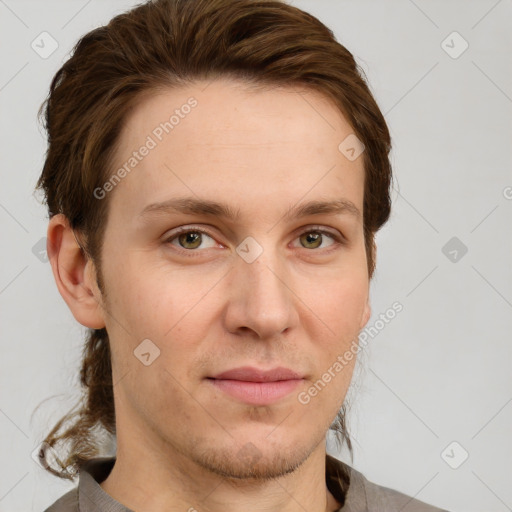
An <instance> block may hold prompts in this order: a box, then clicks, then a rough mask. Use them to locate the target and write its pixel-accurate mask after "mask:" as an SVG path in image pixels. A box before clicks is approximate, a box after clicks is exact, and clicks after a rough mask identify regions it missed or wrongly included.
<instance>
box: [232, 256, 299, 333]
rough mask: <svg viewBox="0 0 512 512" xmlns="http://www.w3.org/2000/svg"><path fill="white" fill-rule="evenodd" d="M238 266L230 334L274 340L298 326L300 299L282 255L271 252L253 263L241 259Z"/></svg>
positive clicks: (234, 283) (234, 271)
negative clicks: (294, 291)
mask: <svg viewBox="0 0 512 512" xmlns="http://www.w3.org/2000/svg"><path fill="white" fill-rule="evenodd" d="M234 265H235V268H234V269H233V270H232V271H231V272H230V273H229V278H228V279H229V282H228V283H227V288H228V290H229V291H228V292H227V297H228V300H227V303H226V312H225V317H224V318H225V322H226V329H227V330H228V331H229V332H232V333H236V334H242V333H245V334H246V335H247V333H248V332H251V333H253V336H254V337H257V338H261V339H270V338H274V337H276V336H279V335H282V333H284V332H286V331H287V330H290V329H292V328H293V327H294V326H296V325H297V323H298V312H297V308H296V301H297V300H298V299H297V297H296V296H295V295H294V293H293V291H292V290H293V284H292V282H291V281H292V275H291V272H290V269H289V267H288V266H287V264H286V261H284V259H283V256H282V255H281V256H279V255H278V254H277V252H276V251H270V250H268V249H267V250H264V251H263V253H262V254H261V255H260V256H258V258H256V260H255V261H253V262H252V263H248V262H247V261H246V260H244V259H243V257H237V258H236V259H235V262H234Z"/></svg>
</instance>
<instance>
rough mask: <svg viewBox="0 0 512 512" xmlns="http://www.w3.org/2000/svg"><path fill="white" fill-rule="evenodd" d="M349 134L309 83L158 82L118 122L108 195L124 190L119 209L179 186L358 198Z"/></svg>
mask: <svg viewBox="0 0 512 512" xmlns="http://www.w3.org/2000/svg"><path fill="white" fill-rule="evenodd" d="M352 133H353V130H352V127H351V126H350V124H349V123H348V121H347V120H346V119H345V118H344V117H343V115H342V114H341V112H340V111H339V110H338V108H337V107H336V105H335V104H334V103H333V102H331V101H330V100H329V99H328V98H326V97H324V96H323V95H322V94H320V93H319V92H317V91H313V90H309V89H304V88H301V89H300V88H297V87H272V88H265V89H262V88H260V87H258V88H257V89H255V88H253V87H248V85H247V84H245V83H242V82H237V81H233V80H231V79H217V80H215V81H213V82H196V83H194V84H192V85H190V86H187V87H180V88H174V89H170V88H169V89H161V90H159V91H157V92H155V93H154V94H151V95H147V96H146V97H144V98H143V99H142V100H141V101H139V102H138V104H137V105H136V106H135V107H134V108H133V110H132V111H131V112H130V115H129V116H127V118H126V120H125V124H124V126H123V130H122V132H121V135H120V140H119V145H118V149H117V152H116V157H115V162H114V166H113V168H112V172H113V173H115V172H116V170H117V169H119V168H120V167H121V166H124V167H125V169H126V170H127V171H128V172H126V173H123V175H126V177H123V180H122V183H119V184H118V185H116V190H115V194H113V196H114V197H113V198H112V200H113V201H116V198H115V196H122V197H123V198H124V200H123V205H124V206H125V207H130V208H138V209H139V210H140V209H142V208H143V207H144V206H145V205H146V204H147V203H148V202H156V201H160V200H166V199H168V198H169V196H176V195H180V194H184V193H186V194H187V195H188V196H190V195H191V194H195V195H198V196H204V195H209V196H212V195H213V196H216V197H217V198H218V197H219V196H222V197H231V198H234V199H240V194H241V193H242V194H244V196H245V199H246V202H247V201H250V200H251V198H253V199H254V200H256V201H262V200H264V197H263V196H266V197H267V198H269V199H270V198H273V199H274V200H277V201H278V200H279V198H280V197H283V196H286V197H290V198H292V197H294V196H296V199H297V200H299V199H300V196H303V195H304V194H306V193H308V191H310V193H313V194H314V193H316V194H317V195H318V194H320V195H325V194H326V193H331V196H333V197H334V196H335V195H336V193H337V192H339V194H343V195H345V196H347V195H348V196H352V200H353V201H354V202H360V203H361V202H362V186H363V183H364V169H363V158H362V157H360V158H357V159H356V160H354V161H350V160H348V159H347V158H346V157H345V156H344V155H343V154H342V153H341V151H340V149H339V145H340V143H341V142H342V141H343V140H344V139H346V138H347V136H350V135H351V134H352ZM144 147H146V148H149V149H145V150H143V148H144ZM142 150H143V151H142ZM134 152H137V153H138V154H137V157H135V156H134ZM142 152H144V155H143V156H142V155H141V153H142ZM127 163H128V165H126V164H127ZM132 164H133V165H132ZM258 192H259V193H258ZM262 194H263V195H262Z"/></svg>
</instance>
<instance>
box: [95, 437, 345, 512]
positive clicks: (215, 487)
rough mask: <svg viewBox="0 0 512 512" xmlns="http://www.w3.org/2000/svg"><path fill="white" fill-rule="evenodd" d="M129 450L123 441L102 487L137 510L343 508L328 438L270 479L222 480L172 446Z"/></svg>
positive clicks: (317, 511) (316, 511) (312, 511)
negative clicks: (328, 467) (328, 469)
mask: <svg viewBox="0 0 512 512" xmlns="http://www.w3.org/2000/svg"><path fill="white" fill-rule="evenodd" d="M118 436H119V433H118ZM124 448H125V447H124V445H123V442H122V441H121V442H120V439H119V437H118V444H117V457H116V463H115V464H114V467H113V469H112V471H111V473H110V474H109V476H108V477H107V478H106V480H104V481H103V482H102V483H101V484H100V485H101V487H102V489H103V490H104V491H105V492H106V493H107V494H109V495H110V496H112V497H113V498H114V499H115V500H117V501H118V502H120V503H122V504H123V505H125V506H126V507H128V508H130V509H132V510H137V512H149V511H151V512H164V511H165V512H175V511H176V512H178V511H179V512H183V511H188V512H194V511H201V512H203V511H204V512H238V511H240V510H245V511H247V512H295V511H297V510H298V509H299V508H300V509H302V510H307V511H308V512H334V511H335V510H338V508H339V507H340V504H339V503H338V502H337V501H336V500H335V498H334V497H333V496H332V494H331V493H330V492H329V491H328V489H327V486H326V483H325V457H326V452H325V440H324V442H323V443H319V444H318V445H317V447H316V448H315V449H314V450H313V451H312V452H311V453H310V454H309V456H307V457H306V458H305V460H304V461H303V462H302V464H300V465H299V467H297V468H296V469H295V470H293V471H291V472H289V473H287V474H285V475H282V476H279V477H277V478H272V479H265V480H262V479H233V478H227V477H223V476H220V475H218V474H215V473H213V472H212V471H209V470H208V469H206V468H205V467H203V466H201V465H200V464H198V463H196V462H194V461H192V460H190V459H189V458H187V457H186V456H184V455H182V454H180V453H178V452H177V451H173V452H172V453H170V451H169V447H167V450H166V451H165V452H164V451H153V450H151V449H149V448H148V447H142V446H141V445H140V444H137V443H133V444H130V450H126V449H124ZM164 453H166V454H167V455H165V456H164V455H163V454H164ZM140 461H144V464H140Z"/></svg>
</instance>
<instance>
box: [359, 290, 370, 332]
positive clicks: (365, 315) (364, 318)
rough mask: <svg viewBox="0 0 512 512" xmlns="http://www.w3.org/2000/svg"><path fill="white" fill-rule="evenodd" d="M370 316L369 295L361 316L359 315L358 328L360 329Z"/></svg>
mask: <svg viewBox="0 0 512 512" xmlns="http://www.w3.org/2000/svg"><path fill="white" fill-rule="evenodd" d="M370 316H372V307H371V306H370V297H369V296H368V299H367V300H366V304H365V306H364V312H363V316H362V317H361V325H360V326H359V329H362V328H363V327H364V326H365V325H366V324H367V323H368V320H370Z"/></svg>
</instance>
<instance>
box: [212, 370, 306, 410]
mask: <svg viewBox="0 0 512 512" xmlns="http://www.w3.org/2000/svg"><path fill="white" fill-rule="evenodd" d="M207 380H208V382H210V383H211V384H212V385H213V386H215V388H216V389H219V390H220V391H223V392H224V393H226V394H228V395H230V396H231V397H233V398H235V399H237V400H240V401H242V402H245V403H247V404H251V405H268V404H271V403H275V402H277V401H279V400H281V399H282V398H284V397H285V396H286V395H289V394H290V393H291V392H292V391H293V390H294V389H295V388H296V387H297V386H298V385H299V384H300V383H301V382H302V380H303V378H302V376H301V375H300V374H299V373H297V372H295V371H293V370H290V369H289V368H284V367H281V366H280V367H277V368H272V369H270V370H261V369H258V368H253V367H251V366H243V367H240V368H233V369H231V370H228V371H225V372H222V373H219V374H217V375H215V376H214V377H208V379H207Z"/></svg>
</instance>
